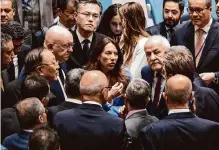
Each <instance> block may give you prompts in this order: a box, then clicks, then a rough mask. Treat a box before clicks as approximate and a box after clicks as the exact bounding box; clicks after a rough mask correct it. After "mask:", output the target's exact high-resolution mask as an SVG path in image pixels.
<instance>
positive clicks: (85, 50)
mask: <svg viewBox="0 0 219 150" xmlns="http://www.w3.org/2000/svg"><path fill="white" fill-rule="evenodd" d="M82 43H83V44H84V45H83V53H84V56H85V60H86V63H87V60H88V56H89V49H90V48H89V43H90V40H88V39H85V40H84V41H83V42H82Z"/></svg>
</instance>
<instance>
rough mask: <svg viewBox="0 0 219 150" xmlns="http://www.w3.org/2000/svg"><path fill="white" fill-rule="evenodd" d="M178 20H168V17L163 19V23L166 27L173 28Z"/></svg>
mask: <svg viewBox="0 0 219 150" xmlns="http://www.w3.org/2000/svg"><path fill="white" fill-rule="evenodd" d="M179 21H180V20H172V19H171V20H170V19H165V20H164V22H165V25H166V26H167V27H168V28H174V27H175V26H176V25H178V23H179Z"/></svg>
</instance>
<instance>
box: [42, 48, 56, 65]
mask: <svg viewBox="0 0 219 150" xmlns="http://www.w3.org/2000/svg"><path fill="white" fill-rule="evenodd" d="M42 58H43V61H48V62H51V61H53V60H55V56H54V54H53V53H52V52H51V51H49V50H43V52H42Z"/></svg>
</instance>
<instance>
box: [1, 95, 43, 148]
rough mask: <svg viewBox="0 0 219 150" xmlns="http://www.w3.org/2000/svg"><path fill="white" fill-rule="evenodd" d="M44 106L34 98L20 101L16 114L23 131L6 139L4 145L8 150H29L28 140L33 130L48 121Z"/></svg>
mask: <svg viewBox="0 0 219 150" xmlns="http://www.w3.org/2000/svg"><path fill="white" fill-rule="evenodd" d="M45 111H46V110H45V108H44V107H43V104H42V103H41V102H40V101H39V99H38V98H35V97H32V98H27V99H24V100H22V101H20V102H19V103H18V104H17V105H16V112H17V117H18V121H19V124H20V127H21V129H22V130H21V131H19V132H18V133H15V134H13V135H10V136H8V137H6V138H5V139H4V141H3V143H2V145H3V146H5V147H6V148H7V149H19V150H27V149H28V140H29V136H30V134H31V133H32V132H33V131H32V130H33V129H34V128H35V127H37V126H39V125H40V124H43V123H45V122H46V121H47V119H46V112H45Z"/></svg>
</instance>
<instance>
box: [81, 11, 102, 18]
mask: <svg viewBox="0 0 219 150" xmlns="http://www.w3.org/2000/svg"><path fill="white" fill-rule="evenodd" d="M77 13H79V14H82V15H83V16H84V17H85V18H86V19H88V18H90V16H92V18H94V19H98V18H99V17H100V15H98V14H92V13H89V12H83V13H81V12H77Z"/></svg>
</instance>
